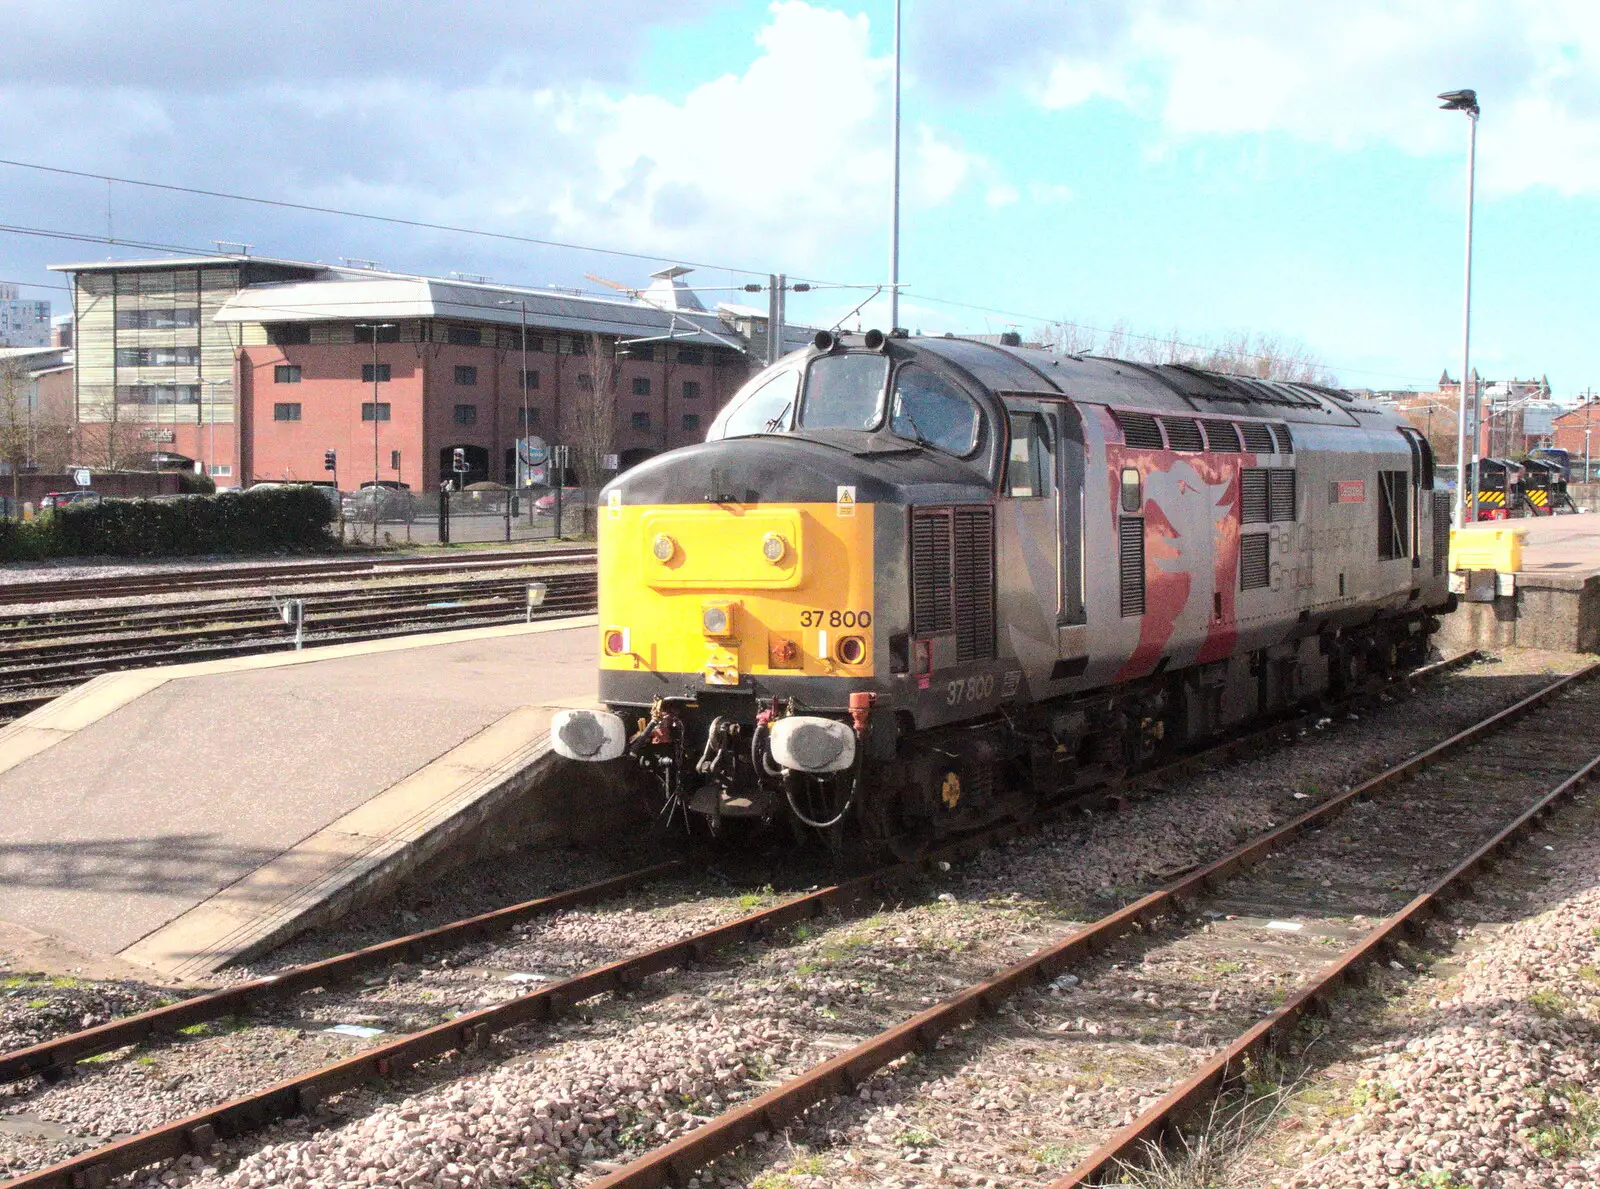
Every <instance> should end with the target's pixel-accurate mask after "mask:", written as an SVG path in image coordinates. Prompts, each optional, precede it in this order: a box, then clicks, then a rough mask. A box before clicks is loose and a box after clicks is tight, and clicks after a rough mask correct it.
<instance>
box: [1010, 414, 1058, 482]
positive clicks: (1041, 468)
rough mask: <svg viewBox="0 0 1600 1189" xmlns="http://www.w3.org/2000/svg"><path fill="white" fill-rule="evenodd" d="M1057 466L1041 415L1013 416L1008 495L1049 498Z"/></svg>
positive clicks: (1046, 427) (1048, 430)
mask: <svg viewBox="0 0 1600 1189" xmlns="http://www.w3.org/2000/svg"><path fill="white" fill-rule="evenodd" d="M1054 473H1055V462H1054V460H1053V458H1052V451H1051V446H1050V429H1049V426H1048V425H1047V424H1046V423H1045V419H1044V418H1043V417H1042V416H1040V415H1039V414H1038V413H1013V414H1011V452H1010V454H1009V455H1008V456H1007V458H1006V494H1007V495H1009V496H1011V497H1012V498H1013V499H1019V500H1026V499H1041V498H1043V497H1045V496H1048V495H1049V494H1050V479H1051V476H1052V475H1053V474H1054Z"/></svg>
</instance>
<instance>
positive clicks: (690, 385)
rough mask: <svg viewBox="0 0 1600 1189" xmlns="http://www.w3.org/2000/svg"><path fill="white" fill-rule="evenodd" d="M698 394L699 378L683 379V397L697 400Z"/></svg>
mask: <svg viewBox="0 0 1600 1189" xmlns="http://www.w3.org/2000/svg"><path fill="white" fill-rule="evenodd" d="M699 396H700V381H699V380H685V381H684V382H683V399H684V400H697V399H699Z"/></svg>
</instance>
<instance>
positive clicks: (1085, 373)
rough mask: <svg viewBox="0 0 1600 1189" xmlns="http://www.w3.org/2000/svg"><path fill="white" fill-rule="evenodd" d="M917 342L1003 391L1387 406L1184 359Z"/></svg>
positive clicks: (1116, 400) (1256, 413)
mask: <svg viewBox="0 0 1600 1189" xmlns="http://www.w3.org/2000/svg"><path fill="white" fill-rule="evenodd" d="M912 343H913V344H914V345H915V346H916V347H918V348H921V349H923V350H926V351H928V352H930V353H931V354H934V355H937V356H939V357H940V358H942V359H944V360H947V361H948V362H950V363H952V364H954V365H956V366H957V367H959V368H962V369H964V370H965V371H967V372H968V373H970V374H971V375H972V377H973V378H974V379H976V380H978V381H979V382H981V383H982V384H984V385H986V386H987V387H989V388H991V389H993V390H994V391H996V392H1012V393H1040V394H1051V393H1059V394H1061V395H1065V396H1069V397H1071V398H1072V399H1073V400H1075V401H1078V402H1081V403H1086V404H1102V405H1116V406H1120V407H1131V408H1143V409H1156V410H1161V411H1169V412H1174V413H1190V414H1193V413H1200V414H1216V415H1224V416H1225V415H1229V414H1231V415H1233V416H1246V417H1274V418H1277V419H1279V420H1284V421H1305V420H1311V419H1312V417H1313V415H1315V417H1316V419H1317V420H1319V421H1320V420H1322V419H1323V418H1324V417H1325V416H1326V415H1328V414H1329V413H1344V414H1346V415H1348V414H1350V413H1367V412H1380V411H1381V410H1379V409H1378V408H1377V406H1374V405H1369V404H1367V403H1366V402H1364V401H1361V400H1358V399H1357V398H1356V397H1354V396H1352V395H1351V394H1350V393H1348V392H1345V391H1343V390H1341V389H1338V388H1327V387H1324V386H1322V385H1320V384H1289V383H1285V382H1283V381H1278V380H1258V379H1256V378H1254V377H1252V376H1233V375H1225V374H1223V373H1221V372H1211V371H1206V370H1204V369H1202V368H1197V367H1190V366H1189V365H1188V364H1182V363H1166V364H1143V363H1134V362H1132V361H1131V360H1126V359H1107V358H1104V357H1101V356H1098V355H1057V354H1054V353H1052V352H1049V351H1041V350H1037V349H1034V348H1030V347H1007V346H1000V345H998V344H993V343H987V342H980V341H978V340H976V339H961V338H919V339H914V340H912Z"/></svg>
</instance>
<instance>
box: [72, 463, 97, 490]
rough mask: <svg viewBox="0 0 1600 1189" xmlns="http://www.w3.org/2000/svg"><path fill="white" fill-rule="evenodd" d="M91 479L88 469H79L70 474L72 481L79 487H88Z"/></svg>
mask: <svg viewBox="0 0 1600 1189" xmlns="http://www.w3.org/2000/svg"><path fill="white" fill-rule="evenodd" d="M91 478H93V476H92V475H90V474H89V468H88V467H79V468H77V469H76V470H75V471H73V472H72V481H73V482H74V483H76V484H77V485H78V486H79V487H87V486H89V480H90V479H91Z"/></svg>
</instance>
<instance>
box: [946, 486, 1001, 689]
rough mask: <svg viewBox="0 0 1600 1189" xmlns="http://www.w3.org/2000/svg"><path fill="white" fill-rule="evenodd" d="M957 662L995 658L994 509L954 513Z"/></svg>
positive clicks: (967, 509) (958, 510) (978, 508)
mask: <svg viewBox="0 0 1600 1189" xmlns="http://www.w3.org/2000/svg"><path fill="white" fill-rule="evenodd" d="M954 593H955V618H956V660H957V661H975V660H983V659H986V658H988V657H992V656H993V655H994V509H993V508H991V507H988V506H987V505H982V506H978V507H973V508H957V509H956V510H955V592H954Z"/></svg>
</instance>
